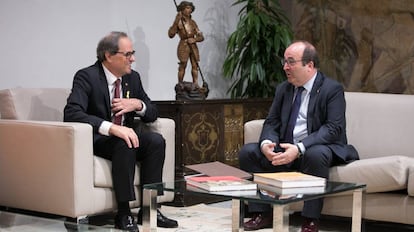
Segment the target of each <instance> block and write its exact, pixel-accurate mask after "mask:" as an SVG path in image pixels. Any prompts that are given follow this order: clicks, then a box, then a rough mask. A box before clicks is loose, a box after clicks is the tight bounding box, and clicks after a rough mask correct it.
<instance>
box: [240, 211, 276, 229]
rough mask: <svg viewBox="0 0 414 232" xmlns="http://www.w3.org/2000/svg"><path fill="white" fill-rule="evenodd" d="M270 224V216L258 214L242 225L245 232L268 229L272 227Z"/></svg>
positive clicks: (271, 220) (271, 219)
mask: <svg viewBox="0 0 414 232" xmlns="http://www.w3.org/2000/svg"><path fill="white" fill-rule="evenodd" d="M272 224H273V218H272V215H271V214H263V213H258V214H256V215H255V216H254V217H252V218H251V219H250V220H249V221H247V222H245V223H244V224H243V225H244V230H245V231H251V230H260V229H263V228H270V227H272Z"/></svg>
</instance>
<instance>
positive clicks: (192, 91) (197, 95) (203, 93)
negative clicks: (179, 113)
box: [175, 81, 209, 101]
mask: <svg viewBox="0 0 414 232" xmlns="http://www.w3.org/2000/svg"><path fill="white" fill-rule="evenodd" d="M208 92H209V89H208V85H207V82H204V83H203V86H202V87H196V86H195V84H194V83H192V82H187V81H184V82H180V83H178V84H176V85H175V94H176V95H175V100H184V101H185V100H205V99H206V98H207V96H208Z"/></svg>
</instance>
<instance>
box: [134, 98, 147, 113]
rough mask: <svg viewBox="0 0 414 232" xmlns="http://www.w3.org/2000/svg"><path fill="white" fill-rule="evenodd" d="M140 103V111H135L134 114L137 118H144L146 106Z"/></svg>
mask: <svg viewBox="0 0 414 232" xmlns="http://www.w3.org/2000/svg"><path fill="white" fill-rule="evenodd" d="M141 102H142V109H141V110H140V111H138V110H136V111H135V113H137V114H138V115H139V116H141V117H142V116H144V115H145V112H146V111H147V106H146V105H145V103H144V102H143V101H141Z"/></svg>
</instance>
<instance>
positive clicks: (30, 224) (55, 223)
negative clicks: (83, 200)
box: [0, 210, 120, 232]
mask: <svg viewBox="0 0 414 232" xmlns="http://www.w3.org/2000/svg"><path fill="white" fill-rule="evenodd" d="M0 231H4V232H13V231H64V232H67V231H99V232H106V231H107V232H114V231H120V230H116V229H113V228H105V227H100V226H94V225H89V224H81V223H79V224H78V223H74V222H69V221H66V220H65V219H64V217H61V218H60V217H56V218H48V217H40V216H34V215H30V214H23V213H17V212H11V211H3V210H0Z"/></svg>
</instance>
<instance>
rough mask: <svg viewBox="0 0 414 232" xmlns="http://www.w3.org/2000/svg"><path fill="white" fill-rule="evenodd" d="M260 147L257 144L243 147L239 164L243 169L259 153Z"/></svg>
mask: <svg viewBox="0 0 414 232" xmlns="http://www.w3.org/2000/svg"><path fill="white" fill-rule="evenodd" d="M258 146H259V145H258V144H257V143H248V144H245V145H243V147H242V148H241V149H240V151H239V163H240V167H241V168H243V166H245V165H248V164H249V163H250V162H251V160H252V158H253V157H252V156H254V155H255V154H256V152H258Z"/></svg>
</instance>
